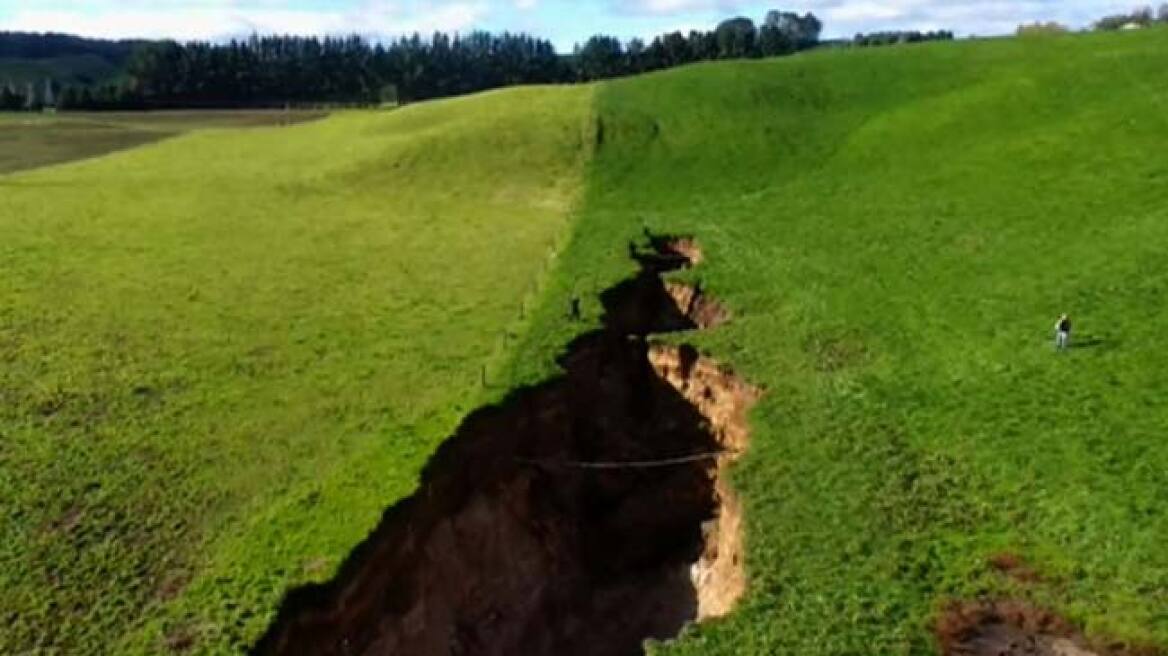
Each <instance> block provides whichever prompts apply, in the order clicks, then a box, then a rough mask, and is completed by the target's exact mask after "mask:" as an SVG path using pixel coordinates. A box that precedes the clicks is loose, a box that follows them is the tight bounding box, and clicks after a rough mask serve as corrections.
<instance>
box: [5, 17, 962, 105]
mask: <svg viewBox="0 0 1168 656" xmlns="http://www.w3.org/2000/svg"><path fill="white" fill-rule="evenodd" d="M822 29H823V25H822V23H821V22H820V21H819V19H818V18H816V17H815V16H814V15H813V14H810V13H806V14H802V15H800V14H797V13H793V12H783V11H771V12H769V13H768V14H767V15H766V17H765V18H764V19H763V21H762V23H761V24H756V23H755V22H754V21H753V20H751V19H749V18H741V17H739V18H732V19H729V20H726V21H723V22H722V23H721V24H720V25H718V26H717V27H716V29H714V30H711V31H705V32H702V31H691V32H690V33H688V34H682V33H680V32H674V33H670V34H664V35H662V36H659V37H657V38H655V39H653V40H652V41H651V42H648V43H646V42H644V41H642V40H639V39H633V40H631V41H628V42H622V41H621V40H620V39H617V38H615V37H610V36H595V37H592V38H591V39H589V40H588V41H587V42H585V43H584V44H582V45H578V46H577V47H576V48H575V50H574V52H573V53H572V54H570V55H560V54H557V53H556V51H555V48H554V47H553V45H552V43H551V42H550V41H547V40H543V39H538V38H535V37H532V36H528V35H524V34H509V33H503V34H490V33H486V32H473V33H470V34H466V35H459V34H455V35H447V34H441V33H438V34H434V35H432V36H430V37H428V38H424V37H421V36H419V35H413V36H410V37H405V38H401V39H398V40H395V41H392V42H388V43H371V42H369V41H367V40H365V39H362V38H359V37H356V36H353V37H348V38H324V39H318V38H314V37H292V36H269V37H261V36H252V37H251V38H249V39H245V40H233V41H230V42H226V43H208V42H191V43H178V42H175V41H154V42H145V41H101V40H94V39H81V38H77V37H72V36H66V35H59V34H45V35H39V34H25V33H0V110H9V111H19V110H27V111H39V110H41V109H44V108H49V107H51V108H56V109H60V110H117V109H165V108H237V107H239V108H242V107H283V106H296V107H302V106H319V105H334V106H355V105H379V104H386V103H391V104H392V103H407V102H412V101H418V100H426V99H431V98H440V97H445V96H453V95H459V94H465V93H471V92H475V91H482V90H485V89H492V88H497V87H503V86H509V85H516V84H545V83H570V82H583V81H590V80H597V79H605V78H613V77H620V76H624V75H633V74H637V73H644V72H648V71H655V70H661V69H665V68H670V67H673V66H679V65H682V64H688V63H692V62H698V61H710V60H723V59H746V58H758V57H774V56H779V55H786V54H791V53H794V52H798V51H801V50H806V49H809V48H813V47H816V46H817V45H819V44H820V34H821V32H822ZM951 38H953V34H952V33H951V32H931V33H927V34H922V33H919V32H884V33H879V34H873V35H857V36H856V39H855V41H854V43H855V45H883V44H889V43H904V42H915V41H923V40H936V39H951ZM845 43H846V42H845ZM76 56H87V57H99V58H101V59H102V60H104V61H107V62H109V63H111V64H113V65H116V66H117V67H118V70H119V71H120V72H121V74H120V75H118V76H117V77H116V78H114V79H107V80H101V81H94V82H90V83H77V81H76V80H75V79H74V80H62V79H59V78H58V77H45V78H44V79H43V80H38V81H37V82H35V83H34V82H32V81H27V80H26V81H24V82H23V83H19V82H14V81H13V80H12V79H6V78H5V66H4V62H5V61H9V62H11V61H26V62H27V61H37V60H43V59H48V58H58V59H60V58H63V57H76Z"/></svg>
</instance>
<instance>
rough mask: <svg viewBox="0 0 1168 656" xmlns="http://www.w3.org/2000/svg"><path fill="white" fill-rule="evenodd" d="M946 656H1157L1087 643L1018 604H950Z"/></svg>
mask: <svg viewBox="0 0 1168 656" xmlns="http://www.w3.org/2000/svg"><path fill="white" fill-rule="evenodd" d="M936 633H937V639H938V641H939V643H940V647H941V653H942V654H943V655H944V656H1157V655H1159V654H1161V652H1160V651H1158V650H1156V649H1153V648H1145V647H1133V646H1130V645H1126V644H1123V643H1099V641H1089V640H1087V638H1086V637H1084V635H1083V634H1082V632H1081V631H1080V630H1079V629H1078V628H1077V627H1076V626H1074V625H1073V624H1072V623H1071V622H1069V621H1067V620H1066V619H1064V618H1062V617H1060V616H1058V615H1056V614H1054V613H1052V612H1049V611H1046V610H1042V609H1040V608H1035V607H1033V606H1030V605H1028V604H1026V603H1024V602H1020V601H979V602H957V603H954V604H951V605H950V606H949V607H948V608H947V609H946V610H945V611H944V612H943V613H942V614H941V616H940V617H939V618H938V620H937V625H936Z"/></svg>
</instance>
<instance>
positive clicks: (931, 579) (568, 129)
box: [0, 30, 1168, 655]
mask: <svg viewBox="0 0 1168 656" xmlns="http://www.w3.org/2000/svg"><path fill="white" fill-rule="evenodd" d="M1165 39H1168V33H1166V32H1165V31H1163V30H1149V31H1144V32H1140V33H1124V34H1108V35H1091V36H1075V37H1067V38H1053V39H1041V40H992V41H978V42H960V43H942V44H928V45H921V46H913V47H897V48H885V49H872V50H864V51H826V52H817V53H812V54H809V55H806V56H797V57H791V58H786V59H781V60H774V61H763V62H740V63H719V64H710V65H700V66H694V67H688V68H685V69H680V70H674V71H670V72H665V73H661V74H655V75H650V76H646V77H642V78H636V79H628V80H622V81H617V82H612V83H606V84H603V85H599V86H594V87H574V88H547V89H523V90H515V91H506V92H498V93H491V94H486V95H483V96H476V97H472V98H467V99H462V100H457V101H449V102H442V103H435V104H430V105H419V106H415V107H412V108H409V109H407V110H403V111H400V112H395V113H391V114H363V113H351V114H342V115H338V116H335V117H332V118H330V119H328V120H325V121H322V122H319V123H314V124H310V125H305V126H297V127H291V128H280V129H258V130H252V131H246V132H240V131H209V132H204V133H198V134H193V135H188V136H185V137H180V138H177V139H174V140H170V141H167V142H164V143H161V144H155V145H151V146H147V147H144V148H141V149H138V150H134V151H130V152H128V153H123V154H120V155H115V156H112V157H107V158H102V159H97V160H93V161H89V162H85V163H80V164H74V165H67V166H61V167H55V168H50V169H44V170H41V171H33V172H25V173H22V174H17V175H9V176H5V177H0V234H3V235H4V237H5V238H4V239H3V240H0V267H2V270H0V273H3V276H2V277H0V359H2V360H3V362H4V367H3V368H0V400H2V401H3V404H2V406H0V407H2V408H3V409H2V410H0V434H2V435H0V437H2V439H0V494H2V495H3V497H4V498H5V499H11V500H12V501H11V502H10V503H8V504H6V509H7V512H6V514H5V515H4V519H5V523H4V524H2V525H0V589H2V590H4V591H5V594H4V595H3V596H2V597H0V604H3V605H0V617H4V618H5V619H10V620H11V621H10V622H9V624H11V625H12V626H13V627H14V628H13V629H12V630H9V631H6V632H4V633H0V652H8V651H16V652H17V653H21V652H23V651H32V652H36V650H37V648H38V647H39V648H40V649H41V650H42V651H44V652H47V653H53V652H59V653H75V652H89V651H104V652H110V653H152V652H160V651H166V650H167V649H168V648H170V649H174V650H178V649H183V650H187V651H190V652H193V653H230V652H232V651H237V650H239V649H241V648H242V647H243V646H245V645H247V644H248V643H249V642H250V641H251V640H253V639H254V638H255V637H256V636H257V635H258V634H259V633H260V632H261V631H262V630H263V629H264V627H265V626H266V624H267V622H268V620H269V618H270V616H271V613H272V612H273V610H274V607H275V604H276V603H277V602H278V601H279V599H280V595H281V593H282V591H283V590H284V589H285V587H286V586H287V585H289V584H291V583H295V582H299V581H304V580H322V579H326V578H328V577H329V576H330V574H331V570H332V568H333V567H334V566H335V564H336V563H337V562H338V561H339V559H340V558H343V557H344V555H345V554H346V553H348V550H349V549H350V548H351V547H352V545H353V544H355V543H356V542H357V541H358V540H360V539H361V538H362V537H363V536H364V535H365V532H366V531H367V530H368V529H369V528H370V527H371V526H372V525H373V524H374V523H375V521H376V518H377V516H378V514H379V511H380V510H381V509H382V508H384V507H385V506H387V505H389V504H390V503H392V502H393V501H394V500H395V499H398V498H400V497H402V496H404V495H406V494H409V493H410V492H411V487H412V486H413V484H414V480H415V476H416V473H417V470H418V467H419V466H420V465H421V463H423V462H424V461H425V459H426V457H427V455H428V454H429V453H430V452H431V451H432V449H433V448H434V446H435V445H436V444H437V443H438V442H439V441H440V440H441V439H442V438H443V436H444V435H446V434H447V433H448V432H449V431H450V430H451V429H452V428H453V427H454V425H455V424H456V423H457V421H458V419H459V418H460V417H461V416H462V415H464V414H465V413H466V412H468V411H469V410H470V409H471V408H473V407H475V406H476V405H477V404H479V403H481V402H484V401H486V400H490V399H493V398H498V396H499V395H501V394H502V393H503V391H505V389H506V388H507V387H510V386H513V385H518V384H522V383H530V382H535V381H537V380H540V379H541V378H543V377H544V376H546V375H547V374H548V373H550V372H551V371H552V369H553V365H552V357H553V356H554V355H555V353H557V352H558V351H559V349H560V348H561V347H562V346H563V344H564V343H565V342H566V341H567V340H568V339H569V338H570V337H571V336H572V335H574V334H576V333H578V332H580V331H582V330H585V329H587V328H588V327H589V326H588V325H582V324H579V323H572V322H570V321H568V320H567V319H566V318H565V316H564V309H565V308H566V307H567V304H568V299H569V297H570V296H573V295H579V296H581V297H582V298H583V299H584V300H585V307H584V309H585V313H586V315H587V316H588V317H589V318H591V319H595V318H597V317H598V315H599V312H600V307H599V304H598V303H597V302H596V299H595V293H596V292H599V291H600V290H601V289H604V288H607V287H609V286H610V285H611V284H612V283H613V282H615V281H616V280H618V279H620V278H622V277H623V276H626V275H628V274H629V273H630V272H631V271H632V265H631V263H630V262H629V261H628V260H627V257H626V250H625V244H626V243H627V242H628V241H629V240H630V239H635V238H637V237H638V236H639V235H640V234H641V232H642V229H643V228H644V227H648V228H651V229H652V230H654V231H656V232H674V233H689V234H694V235H696V236H697V238H698V239H699V240H700V242H701V243H702V245H703V247H704V250H705V256H706V258H705V261H704V263H703V265H702V266H701V267H699V268H697V269H694V270H693V271H691V272H687V273H686V274H683V275H685V276H689V277H691V278H693V277H700V279H701V281H702V283H703V286H704V288H705V289H707V290H709V291H710V292H711V293H713V294H715V295H716V296H718V297H719V298H720V299H722V300H723V301H724V302H725V304H726V305H727V306H729V307H730V308H731V309H732V310H733V312H734V316H735V318H734V321H732V322H731V323H729V324H728V325H726V326H723V327H720V328H718V329H716V330H712V331H706V332H702V333H701V334H692V335H681V336H676V338H677V339H685V340H687V341H691V342H692V343H695V344H697V345H698V346H699V347H700V348H701V349H702V350H703V351H705V352H708V353H709V354H711V355H713V356H714V357H716V358H718V359H719V360H721V361H723V362H726V363H728V364H730V365H732V366H733V367H734V368H735V369H736V370H737V371H739V372H740V373H742V374H743V375H744V376H746V377H747V378H749V379H750V380H751V381H752V382H755V383H757V384H759V385H762V386H764V387H765V388H766V389H767V394H766V396H765V398H764V399H763V401H762V402H761V403H760V404H759V406H758V407H757V408H756V410H755V412H754V414H753V417H752V421H753V447H752V450H751V451H750V453H749V455H748V456H747V457H746V458H745V459H744V460H743V461H742V462H741V464H740V465H739V466H738V468H737V469H736V471H735V482H736V484H737V486H738V487H739V489H740V490H741V492H742V495H743V498H744V502H745V507H746V510H747V523H748V530H747V551H748V559H747V569H748V572H749V575H750V590H749V592H748V594H747V597H746V599H744V600H743V603H742V605H741V607H740V609H739V610H738V612H736V613H735V614H734V615H732V616H731V617H729V618H727V619H725V620H721V621H716V622H712V623H708V624H705V625H702V626H699V627H695V628H693V629H690V630H689V631H688V632H687V633H686V635H685V636H683V639H682V640H680V641H678V642H677V643H674V644H671V645H669V646H665V647H662V648H661V651H662V652H663V653H670V654H699V653H700V654H788V653H790V654H794V653H807V654H841V655H842V654H856V653H872V654H877V653H878V654H929V653H934V652H935V646H934V643H933V638H932V636H931V631H930V623H931V618H932V617H933V616H934V614H935V612H936V611H937V609H938V608H940V607H941V606H942V605H943V604H944V603H946V602H947V601H948V600H951V599H955V598H956V599H969V598H975V597H977V596H979V595H983V594H984V595H991V596H997V597H1011V598H1014V597H1016V598H1023V599H1028V600H1031V601H1033V602H1035V603H1037V604H1039V605H1043V606H1047V607H1050V608H1053V609H1055V610H1057V611H1059V612H1061V613H1064V614H1066V615H1067V616H1069V617H1070V618H1072V619H1073V620H1075V621H1077V622H1079V623H1081V624H1082V625H1084V626H1085V627H1086V629H1087V632H1088V633H1089V634H1091V635H1096V636H1106V637H1109V638H1114V639H1120V640H1127V641H1134V642H1144V643H1155V644H1160V645H1165V644H1168V549H1166V548H1165V546H1164V545H1165V544H1166V543H1168V486H1165V474H1166V473H1168V445H1166V444H1165V442H1164V440H1165V435H1164V426H1165V425H1166V424H1168V409H1166V408H1165V406H1164V404H1163V402H1162V401H1161V399H1162V398H1163V397H1164V395H1165V393H1166V392H1168V383H1165V382H1164V380H1163V377H1162V376H1160V372H1161V371H1163V370H1164V369H1165V367H1166V365H1168V354H1166V353H1165V352H1164V350H1163V349H1162V348H1160V345H1159V344H1158V343H1157V341H1156V332H1157V330H1158V329H1159V328H1160V326H1159V325H1158V324H1159V319H1160V315H1161V314H1162V312H1161V309H1160V305H1161V304H1162V302H1161V298H1160V297H1161V295H1162V292H1163V290H1164V289H1165V288H1166V287H1168V262H1166V261H1165V260H1164V258H1163V257H1162V254H1161V251H1162V250H1163V246H1164V244H1165V243H1168V159H1166V158H1164V157H1163V155H1162V153H1163V151H1164V150H1165V146H1168V113H1166V112H1165V110H1166V109H1168V69H1166V68H1165V67H1164V63H1165V56H1164V52H1165V49H1164V46H1165ZM594 149H595V152H594ZM521 307H527V308H529V310H528V311H527V312H522V311H521ZM1063 311H1068V312H1071V313H1072V315H1073V316H1074V318H1075V319H1076V340H1077V342H1078V346H1079V347H1078V348H1074V349H1071V350H1070V351H1068V352H1066V353H1061V354H1056V353H1055V352H1054V351H1053V348H1052V343H1051V338H1052V335H1051V326H1052V325H1053V322H1054V319H1055V317H1056V316H1057V315H1058V314H1059V313H1060V312H1063ZM586 323H589V322H586ZM508 334H512V335H514V337H513V338H508V337H507V335H508ZM483 367H486V371H487V375H488V378H489V380H490V381H491V383H492V386H491V387H489V388H487V389H483V388H482V387H481V385H480V382H481V381H480V376H481V372H482V368H483ZM1003 552H1010V553H1016V554H1019V555H1020V556H1022V557H1023V558H1024V559H1025V560H1026V561H1027V562H1028V563H1029V564H1030V566H1031V567H1033V568H1034V569H1035V570H1036V571H1037V573H1038V574H1039V577H1038V580H1036V581H1032V582H1028V583H1022V582H1019V581H1015V580H1012V579H1010V578H1008V577H1004V576H1002V575H1001V574H999V573H998V572H996V571H994V570H993V568H992V567H991V566H990V565H989V563H988V560H989V559H990V558H991V557H992V556H994V555H995V554H999V553H1003Z"/></svg>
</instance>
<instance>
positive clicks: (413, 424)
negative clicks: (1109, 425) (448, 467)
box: [0, 88, 591, 654]
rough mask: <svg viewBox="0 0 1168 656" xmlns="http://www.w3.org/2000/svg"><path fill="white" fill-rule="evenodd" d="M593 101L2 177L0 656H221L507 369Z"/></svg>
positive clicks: (451, 113)
mask: <svg viewBox="0 0 1168 656" xmlns="http://www.w3.org/2000/svg"><path fill="white" fill-rule="evenodd" d="M588 93H590V91H589V90H587V89H584V88H581V89H573V90H563V91H558V92H555V93H549V92H547V91H544V90H540V89H530V90H519V91H513V92H508V93H500V94H493V95H487V96H481V97H478V98H475V99H470V100H455V101H449V102H445V103H437V104H434V105H428V106H424V107H417V108H414V109H408V110H403V111H399V112H390V113H353V114H342V115H338V116H334V117H333V118H330V119H327V120H325V121H322V122H318V123H313V124H309V125H304V126H296V127H291V128H267V129H264V128H260V129H254V130H248V131H238V130H234V131H223V130H214V131H205V132H199V133H196V134H192V135H188V136H185V137H179V138H176V139H173V140H170V141H166V142H164V143H160V144H155V145H152V146H147V147H144V148H140V149H137V150H134V151H130V152H127V153H123V154H120V155H116V156H111V157H106V158H102V159H96V160H91V161H87V162H83V163H78V164H73V165H67V166H61V167H55V168H49V169H42V170H39V171H33V172H25V173H22V174H18V175H10V176H7V177H0V234H3V236H4V238H3V239H2V240H0V263H2V264H0V266H2V270H3V275H2V276H0V361H2V362H3V367H0V434H2V436H0V497H3V498H4V499H5V504H4V509H5V510H4V514H3V523H0V563H2V566H0V590H3V591H4V594H3V595H0V617H3V618H4V623H5V625H6V629H5V630H4V631H2V632H0V653H29V652H31V653H62V654H64V653H70V654H73V653H132V652H139V653H157V652H159V651H165V646H166V645H168V644H169V645H171V646H174V647H180V646H182V645H187V644H190V645H192V646H194V647H196V648H197V649H198V650H199V651H206V652H228V651H233V650H239V649H241V648H242V647H243V646H245V645H246V643H247V641H249V640H252V639H254V638H255V636H256V635H258V633H259V632H260V631H262V630H263V628H264V627H265V626H266V623H267V617H266V613H268V612H269V611H271V610H272V609H274V608H275V606H276V604H277V603H278V602H279V600H280V597H281V595H282V594H283V591H284V588H285V587H286V585H287V584H288V583H289V582H293V581H302V580H310V579H314V578H321V577H327V576H328V575H329V573H330V571H331V569H332V567H334V566H335V564H336V563H337V562H338V561H339V560H340V559H341V558H342V557H343V556H344V555H345V554H346V553H347V552H348V550H349V549H350V548H351V546H352V545H353V544H354V543H355V542H357V541H358V540H359V539H360V538H361V537H363V536H364V534H365V532H366V531H367V530H368V528H369V527H370V526H371V525H372V524H373V523H374V522H375V520H376V518H377V517H378V516H379V514H380V511H381V509H382V508H383V506H384V505H385V504H386V503H387V500H391V499H393V498H395V497H399V496H402V495H405V494H408V493H409V492H410V490H411V487H412V485H413V483H414V480H415V476H416V472H417V469H418V468H419V467H420V466H421V465H422V464H423V463H424V462H425V460H426V458H427V456H428V455H429V453H430V452H431V451H432V450H433V448H434V447H435V446H436V444H437V443H438V442H439V441H440V440H441V439H442V438H443V437H444V436H445V435H446V434H447V433H449V432H450V431H451V430H452V428H453V427H454V426H455V424H456V423H457V422H458V420H459V418H460V417H461V416H462V415H463V414H464V413H465V412H467V411H468V410H469V409H470V408H472V407H474V406H475V405H477V404H478V403H479V402H480V401H482V400H483V399H484V398H486V396H489V395H491V394H496V393H497V392H496V391H494V390H491V389H488V390H484V389H482V387H481V385H480V377H481V372H482V368H483V367H486V368H487V371H488V375H489V376H490V375H494V371H495V370H496V369H497V367H498V366H499V365H500V364H501V362H502V358H503V357H504V356H505V355H506V344H507V340H506V332H505V331H507V330H517V329H518V326H520V325H521V323H522V321H521V314H522V313H521V306H522V304H523V303H524V301H525V299H526V298H528V297H531V298H534V294H535V292H536V290H537V286H538V284H539V281H540V279H541V276H542V275H543V274H544V272H545V271H546V269H547V268H548V266H549V262H550V258H551V256H552V255H553V254H554V252H555V249H556V248H557V244H558V243H559V241H560V240H561V239H562V237H563V236H565V235H566V231H567V229H568V226H569V224H568V222H567V217H568V216H569V211H570V209H571V208H572V204H573V200H574V198H575V197H576V196H577V193H578V190H579V188H580V185H581V180H582V174H583V165H584V162H585V159H586V156H587V153H588V150H589V148H590V147H591V144H590V142H589V141H586V140H584V137H585V136H587V133H586V132H585V128H586V127H587V125H588V123H587V120H586V112H587V111H588V108H589V105H588V103H587V102H585V101H584V100H583V98H584V97H585V96H586V94H588Z"/></svg>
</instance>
